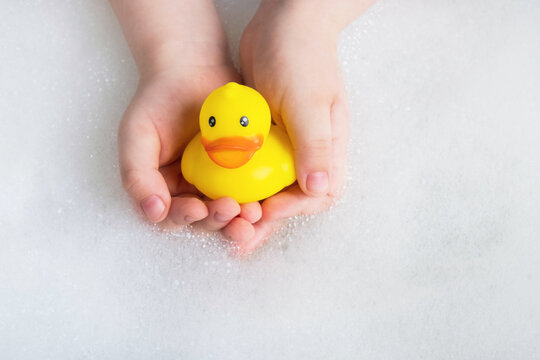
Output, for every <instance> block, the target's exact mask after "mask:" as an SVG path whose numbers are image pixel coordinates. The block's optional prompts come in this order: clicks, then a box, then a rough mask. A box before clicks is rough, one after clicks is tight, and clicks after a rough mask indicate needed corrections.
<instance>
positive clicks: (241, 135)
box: [199, 82, 271, 169]
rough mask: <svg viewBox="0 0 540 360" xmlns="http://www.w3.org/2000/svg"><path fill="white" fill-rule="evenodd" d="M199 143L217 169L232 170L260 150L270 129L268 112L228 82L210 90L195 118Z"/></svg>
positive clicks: (250, 93)
mask: <svg viewBox="0 0 540 360" xmlns="http://www.w3.org/2000/svg"><path fill="white" fill-rule="evenodd" d="M199 125H200V127H201V141H202V144H203V146H204V149H205V150H206V152H207V153H208V156H210V158H211V159H212V160H213V161H214V162H215V163H216V164H218V165H220V166H222V167H224V168H228V169H234V168H237V167H240V166H242V165H244V164H245V163H247V162H248V161H249V160H250V159H251V157H252V156H253V154H255V152H256V151H257V150H259V149H260V148H261V146H262V145H263V142H264V140H265V139H266V137H267V136H268V133H269V131H270V125H271V115H270V108H269V107H268V104H267V102H266V100H264V98H263V97H262V95H261V94H259V93H258V92H257V91H255V90H254V89H252V88H250V87H247V86H244V85H240V84H237V83H234V82H230V83H228V84H227V85H224V86H222V87H220V88H217V89H216V90H214V91H213V92H212V93H211V94H210V95H209V96H208V97H207V98H206V100H205V101H204V103H203V106H202V108H201V113H200V115H199Z"/></svg>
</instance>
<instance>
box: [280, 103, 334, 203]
mask: <svg viewBox="0 0 540 360" xmlns="http://www.w3.org/2000/svg"><path fill="white" fill-rule="evenodd" d="M330 106H331V103H326V102H325V101H322V100H321V99H320V98H318V97H317V96H312V95H308V94H307V93H306V94H302V95H300V96H298V97H297V98H296V99H294V100H288V101H287V102H286V103H285V106H284V109H283V111H282V114H281V117H282V119H283V121H284V123H285V126H286V128H287V132H288V133H289V136H290V138H291V142H292V145H293V148H294V152H295V166H296V177H297V180H298V184H299V185H300V188H301V189H302V191H303V192H304V193H305V194H306V195H309V196H322V195H325V194H327V193H328V189H329V185H330V176H331V174H330V166H331V162H332V159H331V156H332V131H331V124H330Z"/></svg>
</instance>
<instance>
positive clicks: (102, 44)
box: [0, 0, 540, 359]
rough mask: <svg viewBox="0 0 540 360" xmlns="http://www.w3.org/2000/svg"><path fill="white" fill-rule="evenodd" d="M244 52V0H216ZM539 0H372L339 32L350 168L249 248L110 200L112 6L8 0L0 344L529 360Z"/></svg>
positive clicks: (181, 354) (119, 95)
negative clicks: (305, 210)
mask: <svg viewBox="0 0 540 360" xmlns="http://www.w3.org/2000/svg"><path fill="white" fill-rule="evenodd" d="M217 5H218V10H219V12H220V15H221V16H222V18H223V20H224V24H225V28H226V30H227V32H228V34H229V37H230V38H231V48H232V49H233V52H236V49H237V47H238V39H239V37H240V34H241V31H242V28H243V27H244V26H245V24H247V22H248V21H249V18H250V16H251V15H252V14H253V12H254V11H255V9H256V6H257V4H256V2H251V1H248V0H243V1H233V0H222V1H218V4H217ZM539 24H540V3H538V2H537V1H534V0H529V1H521V2H515V1H510V0H496V1H488V0H479V1H474V2H472V1H465V0H461V1H450V0H440V1H437V2H427V1H420V0H410V1H407V2H403V1H401V2H400V1H397V0H386V1H381V2H379V3H378V4H376V5H375V6H374V7H373V8H372V9H371V10H370V11H369V12H368V13H367V14H366V15H365V16H363V17H362V18H361V19H359V20H358V21H357V22H356V23H354V24H353V25H352V26H351V27H349V28H348V29H347V30H346V32H345V33H344V34H343V36H342V39H341V44H340V56H341V59H342V62H343V66H344V74H345V80H346V83H347V88H348V92H349V97H350V103H351V114H352V140H351V151H350V153H351V156H350V174H349V175H350V181H349V187H348V190H347V192H346V196H345V197H344V199H343V201H342V202H341V203H340V204H338V205H336V206H335V207H334V208H333V209H332V211H330V212H328V213H326V214H323V215H319V216H315V217H313V218H310V219H306V218H299V219H296V220H295V221H293V222H291V223H290V224H289V226H288V227H287V228H286V229H284V230H283V231H281V232H280V233H279V235H278V236H276V237H275V238H274V239H272V240H271V241H270V242H269V243H268V244H267V245H266V246H265V247H264V248H263V249H261V250H260V251H258V252H257V253H256V254H255V255H254V256H252V257H251V258H249V259H247V260H245V261H238V260H236V259H233V258H230V257H228V256H227V252H226V249H225V247H224V245H223V243H222V242H221V241H220V239H218V238H216V237H213V236H208V235H204V234H202V235H201V234H193V233H192V232H189V231H185V232H179V233H176V234H166V233H163V232H160V231H157V230H156V229H154V228H152V226H150V225H147V224H146V223H144V222H143V221H142V220H141V218H140V216H139V214H138V213H137V212H136V211H135V210H133V209H132V207H131V205H130V202H129V200H128V198H127V196H126V195H125V194H124V192H123V190H122V188H121V185H120V178H119V175H118V167H117V160H116V127H117V124H118V120H119V118H120V116H121V114H122V112H123V110H124V109H125V107H126V105H127V104H128V102H129V99H130V96H131V95H132V94H133V92H134V88H135V86H136V83H137V78H136V69H135V66H134V63H133V60H132V58H131V56H130V54H129V50H128V48H127V46H126V44H125V41H124V39H123V36H122V34H121V29H120V28H119V26H118V24H117V22H116V20H115V17H114V15H113V13H112V11H111V10H110V8H109V6H108V4H107V3H106V2H105V1H99V2H96V1H89V0H81V1H62V2H48V1H29V0H21V1H17V2H14V1H11V2H8V1H4V2H3V4H2V12H0V34H1V35H0V64H1V66H0V118H1V119H2V121H0V135H1V138H2V140H1V141H0V161H1V163H2V164H3V168H2V170H1V176H0V189H1V190H2V200H1V201H0V357H1V358H6V359H7V358H14V359H15V358H16V359H35V358H40V359H53V358H54V359H64V358H65V359H71V358H88V359H119V358H134V359H139V358H140V359H147V358H160V359H177V358H181V359H247V358H257V359H275V358H283V359H313V358H322V359H325V358H340V359H341V358H343V359H358V358H376V359H396V358H400V359H418V358H427V359H451V358H452V359H455V358H459V359H478V358H482V359H491V358H519V359H534V358H538V357H540V348H539V345H538V341H537V340H538V338H539V336H540V325H538V324H540V306H539V305H538V301H537V300H536V299H538V297H539V296H540V285H539V284H540V283H539V281H538V278H539V276H540V265H539V263H538V253H539V250H540V245H539V244H540V242H539V241H538V240H540V238H539V237H540V225H539V224H540V171H539V169H540V147H539V146H538V141H539V139H540V104H539V102H538V99H540V81H539V80H540V67H538V64H539V63H540V40H539V39H540V38H539V37H538V33H539V30H540V25H539Z"/></svg>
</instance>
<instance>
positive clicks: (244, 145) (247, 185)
mask: <svg viewBox="0 0 540 360" xmlns="http://www.w3.org/2000/svg"><path fill="white" fill-rule="evenodd" d="M199 125H200V128H201V131H200V132H199V133H198V134H197V135H195V137H194V138H193V139H192V140H191V141H190V142H189V144H188V145H187V147H186V149H185V150H184V154H183V156H182V164H181V165H182V174H183V175H184V178H185V179H186V180H187V181H188V182H189V183H191V184H193V185H195V187H196V188H197V189H198V190H199V191H200V192H202V193H203V194H205V195H206V196H208V197H209V198H211V199H218V198H220V197H224V196H229V197H232V198H233V199H235V200H236V201H237V202H238V203H240V204H243V203H247V202H252V201H259V200H262V199H266V198H267V197H269V196H272V195H274V194H275V193H277V192H279V191H280V190H281V189H283V188H284V187H286V186H288V185H291V184H292V183H293V182H294V181H295V180H296V175H295V168H294V160H293V151H292V146H291V143H290V141H289V138H288V136H287V134H286V133H285V131H284V130H282V129H281V128H280V127H278V126H276V125H274V124H272V121H271V115H270V108H269V106H268V103H267V102H266V100H265V99H264V98H263V97H262V95H261V94H259V93H258V92H257V91H256V90H254V89H252V88H250V87H248V86H244V85H240V84H237V83H234V82H230V83H228V84H226V85H224V86H222V87H219V88H217V89H216V90H214V91H213V92H212V93H211V94H210V95H209V96H208V97H207V98H206V100H205V101H204V103H203V105H202V108H201V112H200V115H199Z"/></svg>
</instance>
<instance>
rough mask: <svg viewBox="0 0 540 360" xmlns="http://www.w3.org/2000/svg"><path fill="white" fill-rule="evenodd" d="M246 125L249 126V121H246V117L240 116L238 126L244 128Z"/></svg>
mask: <svg viewBox="0 0 540 360" xmlns="http://www.w3.org/2000/svg"><path fill="white" fill-rule="evenodd" d="M248 124H249V120H248V118H247V116H242V117H241V118H240V125H242V126H243V127H246V126H248Z"/></svg>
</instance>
